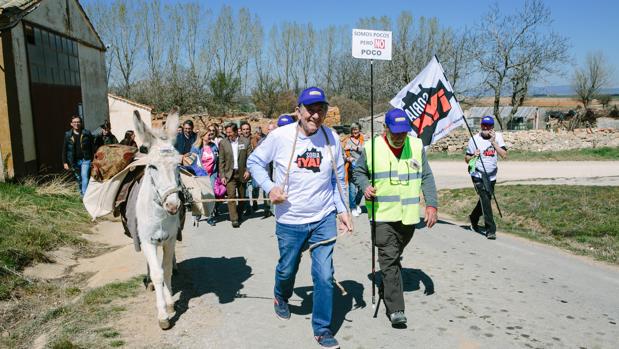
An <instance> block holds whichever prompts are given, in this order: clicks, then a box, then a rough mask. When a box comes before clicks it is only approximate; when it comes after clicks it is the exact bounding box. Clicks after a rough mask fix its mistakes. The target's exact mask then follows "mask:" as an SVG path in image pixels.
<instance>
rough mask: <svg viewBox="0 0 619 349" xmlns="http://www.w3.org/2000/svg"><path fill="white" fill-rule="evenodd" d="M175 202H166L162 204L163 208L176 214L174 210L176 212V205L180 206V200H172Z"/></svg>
mask: <svg viewBox="0 0 619 349" xmlns="http://www.w3.org/2000/svg"><path fill="white" fill-rule="evenodd" d="M174 201H177V202H178V203H177V202H174V203H171V202H166V203H164V204H163V207H164V208H165V210H166V211H167V212H168V213H169V214H172V215H174V214H176V212H178V207H179V206H180V200H174Z"/></svg>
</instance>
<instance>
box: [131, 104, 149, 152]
mask: <svg viewBox="0 0 619 349" xmlns="http://www.w3.org/2000/svg"><path fill="white" fill-rule="evenodd" d="M133 125H134V126H135V132H136V133H137V135H138V136H139V137H140V138H141V139H142V145H144V146H145V147H147V148H150V145H151V143H152V142H153V134H152V133H151V131H150V128H149V127H148V126H147V125H146V124H145V123H144V121H142V117H140V113H139V112H138V111H137V110H134V111H133Z"/></svg>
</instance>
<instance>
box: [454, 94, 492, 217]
mask: <svg viewBox="0 0 619 349" xmlns="http://www.w3.org/2000/svg"><path fill="white" fill-rule="evenodd" d="M454 98H456V96H455V95H454ZM456 100H457V99H456ZM462 119H463V120H464V124H465V125H466V129H467V130H469V134H470V135H471V139H472V140H473V144H474V145H475V149H477V150H479V151H480V153H479V156H480V158H479V160H480V162H481V167H482V169H483V170H484V176H485V178H487V180H484V178H482V183H483V184H484V187H485V188H486V190H488V192H489V193H492V198H493V199H494V203H495V204H496V208H497V211H499V216H500V217H501V218H503V213H501V207H500V206H499V202H498V201H497V199H496V195H494V190H492V188H491V187H489V186H490V183H486V182H487V181H489V180H490V177H489V176H488V172H487V171H486V165H484V162H483V161H482V160H481V149H479V147H478V146H477V142H475V137H474V136H473V131H471V127H470V126H469V123H468V121H466V117H464V115H462ZM486 184H488V185H487V186H486Z"/></svg>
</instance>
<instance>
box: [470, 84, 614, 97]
mask: <svg viewBox="0 0 619 349" xmlns="http://www.w3.org/2000/svg"><path fill="white" fill-rule="evenodd" d="M600 93H601V94H609V95H615V96H619V87H610V88H603V89H601V90H600ZM510 94H511V88H510V86H506V87H505V88H504V89H503V91H502V93H501V95H503V96H509V95H510ZM466 95H469V96H479V95H481V96H483V97H490V96H494V92H493V91H491V90H484V91H483V92H482V93H481V94H478V90H471V91H468V93H466ZM574 95H575V93H574V88H573V87H572V86H570V85H555V86H533V87H531V88H530V89H529V96H530V97H536V96H537V97H544V96H549V97H553V96H574Z"/></svg>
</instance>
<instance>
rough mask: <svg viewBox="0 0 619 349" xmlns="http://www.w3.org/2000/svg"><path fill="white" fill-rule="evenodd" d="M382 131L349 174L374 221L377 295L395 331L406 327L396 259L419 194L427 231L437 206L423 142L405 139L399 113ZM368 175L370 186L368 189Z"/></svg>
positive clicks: (414, 218)
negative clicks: (379, 282)
mask: <svg viewBox="0 0 619 349" xmlns="http://www.w3.org/2000/svg"><path fill="white" fill-rule="evenodd" d="M385 125H386V133H385V134H384V135H380V136H377V137H375V138H374V139H372V140H370V141H368V142H366V144H365V146H364V151H363V154H362V155H361V157H360V158H359V160H357V167H355V169H354V170H353V181H354V183H355V184H356V185H357V186H358V187H359V188H363V193H364V195H365V199H366V206H367V209H368V217H369V218H370V220H372V219H374V217H372V214H373V213H374V215H375V216H376V218H375V220H376V246H377V247H378V263H379V265H380V271H381V273H382V280H383V281H382V285H381V286H380V287H379V289H380V290H381V293H382V296H383V297H384V298H383V299H384V302H385V307H386V308H387V314H389V320H390V321H391V323H392V324H393V325H404V324H405V323H406V316H405V315H404V294H403V287H402V273H401V269H402V266H401V264H400V256H401V255H402V252H403V251H404V248H405V247H406V245H407V244H408V243H409V242H410V240H411V239H412V237H413V233H414V232H415V225H416V224H417V223H419V221H420V218H419V201H420V193H421V192H423V196H424V199H425V204H426V209H425V219H424V221H425V224H426V226H427V227H428V228H431V227H432V226H433V225H434V224H435V223H436V219H437V207H438V200H437V195H436V185H435V183H434V176H433V175H432V170H431V169H430V166H429V165H428V161H427V159H426V154H425V151H424V149H423V144H422V142H421V139H419V138H414V137H411V136H409V135H408V133H409V132H410V131H411V130H412V128H411V125H410V121H409V119H408V116H407V115H406V113H405V112H404V111H403V110H401V109H392V110H390V111H388V112H387V114H386V115H385ZM372 142H374V156H373V157H372V155H371V152H372ZM372 158H373V160H374V166H372ZM372 171H374V186H372V184H371V183H370V178H371V176H372ZM372 198H374V207H372V201H371V200H372Z"/></svg>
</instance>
